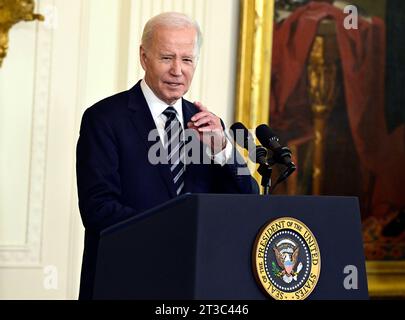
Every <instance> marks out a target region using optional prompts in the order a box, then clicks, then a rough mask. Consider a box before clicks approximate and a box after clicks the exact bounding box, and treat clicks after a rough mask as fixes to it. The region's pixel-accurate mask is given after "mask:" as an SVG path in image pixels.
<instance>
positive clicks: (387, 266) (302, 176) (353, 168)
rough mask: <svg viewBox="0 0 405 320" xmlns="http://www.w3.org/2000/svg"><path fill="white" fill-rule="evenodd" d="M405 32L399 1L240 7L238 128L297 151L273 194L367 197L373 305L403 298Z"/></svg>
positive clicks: (255, 1) (265, 0) (275, 0)
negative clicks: (272, 135)
mask: <svg viewBox="0 0 405 320" xmlns="http://www.w3.org/2000/svg"><path fill="white" fill-rule="evenodd" d="M403 33H405V4H404V2H403V1H400V0H390V1H387V0H372V1H371V0H357V1H356V0H353V1H352V3H348V2H343V1H307V0H301V1H288V0H241V1H240V37H239V59H238V60H239V61H238V77H237V87H236V108H235V110H236V111H235V120H236V121H241V122H243V123H244V124H245V125H246V126H248V127H249V128H256V127H257V126H258V125H260V124H262V123H267V124H269V125H270V126H271V127H272V129H273V130H274V131H275V132H276V133H277V135H278V136H279V137H280V138H281V140H282V142H283V143H284V144H286V145H288V146H289V147H290V149H291V150H292V152H293V156H294V161H295V162H296V164H297V167H298V170H297V172H296V173H295V174H293V175H292V176H291V177H290V178H289V179H288V180H287V182H285V183H284V184H283V185H281V186H280V187H279V188H278V189H277V190H276V191H275V193H279V194H290V195H294V194H301V195H302V194H305V195H339V196H356V197H358V198H359V204H360V209H361V218H362V228H363V242H364V251H365V255H366V259H367V261H366V266H367V277H368V284H369V293H370V296H371V297H372V298H373V297H374V298H385V297H389V298H393V297H398V298H401V297H402V298H403V297H404V296H405V192H404V191H403V190H404V187H403V186H404V185H405V168H403V167H405V166H404V165H403V164H404V163H405V107H404V106H405V90H404V89H405V88H404V86H405V67H404V66H405V45H404V44H403V43H402V42H401V41H400V39H402V37H403V35H402V34H403ZM251 165H252V164H251ZM256 178H258V177H256Z"/></svg>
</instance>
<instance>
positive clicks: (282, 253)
mask: <svg viewBox="0 0 405 320" xmlns="http://www.w3.org/2000/svg"><path fill="white" fill-rule="evenodd" d="M299 250H300V248H299V246H298V245H297V244H296V243H295V242H294V241H293V240H291V239H282V240H281V241H279V242H278V243H277V244H276V245H275V246H274V247H273V251H274V255H275V257H276V261H277V264H276V263H275V262H274V261H273V262H272V271H273V274H274V275H275V276H276V277H279V278H282V279H283V280H284V282H285V283H291V282H292V281H293V280H294V281H297V278H298V274H299V273H300V271H301V269H302V267H303V265H302V262H298V256H299Z"/></svg>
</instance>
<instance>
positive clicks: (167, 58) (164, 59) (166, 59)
mask: <svg viewBox="0 0 405 320" xmlns="http://www.w3.org/2000/svg"><path fill="white" fill-rule="evenodd" d="M170 59H171V58H170V57H162V60H163V61H169V60H170Z"/></svg>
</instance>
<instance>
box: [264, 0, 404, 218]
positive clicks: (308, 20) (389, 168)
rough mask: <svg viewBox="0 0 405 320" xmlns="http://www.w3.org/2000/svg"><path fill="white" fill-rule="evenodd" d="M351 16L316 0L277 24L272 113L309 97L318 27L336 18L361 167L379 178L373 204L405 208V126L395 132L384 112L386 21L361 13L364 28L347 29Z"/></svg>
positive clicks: (348, 100)
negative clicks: (307, 80)
mask: <svg viewBox="0 0 405 320" xmlns="http://www.w3.org/2000/svg"><path fill="white" fill-rule="evenodd" d="M346 17H347V14H345V13H344V12H343V11H342V10H340V9H338V8H336V7H334V6H333V5H331V4H328V3H321V2H310V3H309V4H307V5H305V6H303V7H300V8H299V9H297V10H296V11H294V12H293V13H292V14H291V15H290V16H289V17H288V18H287V19H286V20H284V21H282V22H281V23H279V24H277V25H275V28H274V42H273V43H274V48H273V61H272V90H271V108H272V110H271V112H272V117H273V116H275V118H277V117H280V116H281V115H283V113H284V112H285V106H286V103H287V101H288V99H289V98H290V97H291V96H292V95H293V94H294V97H300V96H302V95H307V92H306V88H305V86H302V85H300V79H301V77H302V76H303V74H304V71H305V67H306V62H307V59H308V56H309V53H310V50H311V47H312V43H313V41H314V38H315V36H316V33H317V30H318V25H319V23H320V21H321V20H323V19H332V20H334V21H335V23H336V36H337V43H338V47H339V53H340V58H341V64H342V72H343V83H344V92H345V101H346V107H347V114H348V118H349V124H350V129H351V134H352V137H353V140H354V144H355V147H356V151H357V153H358V156H359V158H360V161H361V165H362V166H363V168H365V169H366V170H369V171H370V172H371V173H372V174H373V175H374V177H375V187H374V191H373V196H372V207H373V208H375V210H379V209H378V208H382V207H381V206H379V205H381V204H389V205H391V206H395V207H396V208H404V207H405V194H404V193H405V192H404V191H403V190H404V189H405V187H404V184H405V143H404V141H405V131H404V126H403V125H402V126H400V127H398V128H397V129H396V130H395V131H393V132H392V133H391V134H389V133H388V130H387V126H386V121H385V114H384V101H385V100H384V92H385V90H384V85H385V58H386V55H385V47H386V43H385V24H384V21H382V20H381V19H379V18H376V17H373V18H372V22H371V23H370V22H369V21H367V20H365V19H362V18H360V17H359V24H358V29H349V30H347V29H345V27H344V19H345V18H346ZM297 91H299V92H297ZM308 108H310V106H308ZM272 119H273V118H272ZM272 119H271V120H272ZM347 161H350V159H347ZM382 213H383V212H371V214H375V215H379V214H382Z"/></svg>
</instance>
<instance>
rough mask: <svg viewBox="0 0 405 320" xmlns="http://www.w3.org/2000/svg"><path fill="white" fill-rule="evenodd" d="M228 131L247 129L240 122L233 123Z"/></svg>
mask: <svg viewBox="0 0 405 320" xmlns="http://www.w3.org/2000/svg"><path fill="white" fill-rule="evenodd" d="M230 129H231V130H232V131H235V130H238V129H240V130H247V128H246V127H245V125H244V124H243V123H242V122H235V123H234V124H233V125H231V128H230Z"/></svg>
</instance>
